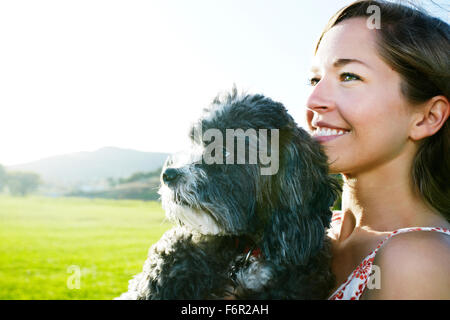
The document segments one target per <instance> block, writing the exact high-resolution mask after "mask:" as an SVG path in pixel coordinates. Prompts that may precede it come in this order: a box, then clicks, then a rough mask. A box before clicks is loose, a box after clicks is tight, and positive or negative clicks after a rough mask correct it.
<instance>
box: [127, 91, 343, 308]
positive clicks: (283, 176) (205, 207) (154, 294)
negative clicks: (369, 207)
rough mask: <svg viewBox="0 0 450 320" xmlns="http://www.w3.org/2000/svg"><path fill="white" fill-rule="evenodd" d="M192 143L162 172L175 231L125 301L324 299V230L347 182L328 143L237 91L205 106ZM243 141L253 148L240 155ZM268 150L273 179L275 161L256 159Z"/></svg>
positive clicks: (327, 256)
mask: <svg viewBox="0 0 450 320" xmlns="http://www.w3.org/2000/svg"><path fill="white" fill-rule="evenodd" d="M227 129H228V132H229V131H230V129H234V130H232V132H234V133H235V135H234V136H233V137H232V139H233V141H232V144H230V141H225V138H228V139H231V138H230V136H229V135H227ZM240 129H241V130H240ZM249 129H250V130H249ZM261 129H263V130H261ZM211 132H212V133H214V138H215V140H216V141H215V142H216V143H215V144H214V149H212V148H211V144H212V143H213V142H214V141H213V139H212V135H211V134H209V136H207V134H206V133H211ZM236 132H237V134H236ZM242 132H244V134H242ZM252 132H253V135H252V134H251V133H252ZM255 132H256V135H255ZM263 133H264V134H267V136H264V135H263ZM268 133H270V135H269V134H268ZM221 136H222V137H223V139H224V141H223V148H222V149H220V146H221V144H218V142H220V141H217V140H220V139H219V138H220V137H221ZM190 137H191V140H192V147H191V148H190V149H189V151H188V152H187V153H186V154H178V155H175V156H174V157H172V158H170V159H168V161H167V162H166V164H165V166H164V168H163V171H162V175H161V188H160V191H159V193H160V195H161V200H162V205H163V208H164V209H165V211H166V215H167V217H168V218H169V219H170V220H172V221H173V222H175V223H176V226H175V227H174V228H173V229H171V230H169V231H167V232H166V233H165V234H164V235H163V236H162V238H161V239H160V240H159V241H158V242H157V243H156V244H154V245H153V246H152V247H151V248H150V250H149V255H148V258H147V260H146V262H145V264H144V267H143V271H142V272H141V273H140V274H138V275H136V276H135V277H134V278H133V279H132V280H131V281H130V284H129V288H128V291H127V292H126V293H124V294H122V295H121V296H120V297H119V299H220V298H223V297H226V296H228V295H230V294H231V295H233V296H235V297H236V298H238V299H322V298H326V297H327V296H328V295H329V293H330V290H331V289H332V287H334V277H333V275H332V273H331V271H330V260H331V253H330V244H329V242H328V241H327V240H326V236H325V232H326V228H327V227H328V226H329V223H330V219H331V211H330V207H331V206H332V204H333V202H334V200H335V198H336V196H337V191H338V189H339V186H338V184H337V183H336V181H335V180H334V179H333V178H331V177H330V176H329V175H328V167H327V159H326V156H325V155H324V153H323V152H322V151H321V147H320V145H319V144H318V143H316V142H314V141H313V139H312V138H311V137H310V136H309V134H308V133H306V132H305V131H304V130H302V129H301V128H299V127H298V126H297V125H296V123H295V121H294V120H293V119H292V117H291V116H290V115H289V114H288V113H287V111H286V109H285V108H284V107H283V105H282V104H281V103H277V102H274V101H272V100H271V99H269V98H267V97H264V96H263V95H244V94H242V95H239V94H238V93H237V91H236V89H233V91H232V92H231V93H229V94H225V95H222V96H218V97H217V98H216V99H215V100H214V102H213V103H212V104H211V106H210V107H209V108H207V109H205V113H204V115H203V116H202V118H201V119H200V120H199V121H198V122H197V123H195V124H194V126H193V128H192V130H191V134H190ZM274 138H276V139H274ZM239 139H241V140H239ZM236 141H238V142H239V141H240V142H245V153H244V156H242V154H241V159H239V152H238V151H239V150H238V143H236ZM264 144H266V146H267V148H266V150H265V151H267V154H269V153H270V154H271V156H276V158H274V157H272V162H275V161H276V162H277V164H276V166H277V167H275V170H273V174H267V173H266V174H263V173H264V171H263V169H264V168H266V169H267V167H268V163H267V161H266V163H265V164H262V161H256V163H255V161H253V163H252V162H251V161H250V158H251V157H252V155H251V152H252V151H255V150H258V152H259V153H256V154H257V155H261V154H262V151H261V150H262V148H260V147H261V146H263V145H264ZM275 144H276V145H275ZM230 145H234V147H233V148H232V149H230ZM217 146H219V148H217ZM269 150H270V152H269ZM241 151H242V150H241ZM206 153H208V154H209V158H210V159H209V161H206V160H207V159H205V154H206ZM211 157H213V159H214V160H216V161H211ZM230 157H231V159H230ZM242 157H245V159H244V160H245V161H242V160H243V158H242ZM260 159H262V158H260ZM222 160H223V161H222ZM253 160H254V159H253ZM271 165H272V164H271Z"/></svg>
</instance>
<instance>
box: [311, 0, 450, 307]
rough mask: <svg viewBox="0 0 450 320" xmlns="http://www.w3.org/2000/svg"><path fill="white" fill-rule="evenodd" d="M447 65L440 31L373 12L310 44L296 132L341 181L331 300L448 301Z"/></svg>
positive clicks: (420, 17)
mask: <svg viewBox="0 0 450 320" xmlns="http://www.w3.org/2000/svg"><path fill="white" fill-rule="evenodd" d="M371 5H372V7H371V8H369V9H368V7H369V6H371ZM373 5H375V6H376V7H377V8H376V7H375V9H373V8H374V7H373ZM377 9H379V11H378V12H379V13H380V15H379V16H378V17H377V16H374V15H373V14H376V13H377ZM368 12H369V13H368ZM377 18H378V19H380V18H381V20H379V21H378V22H380V25H379V28H376V27H375V28H374V25H375V26H376V23H374V19H377ZM375 22H376V21H375ZM449 53H450V27H449V25H448V24H446V23H444V22H443V21H440V20H438V19H436V18H432V17H430V16H428V15H427V14H425V13H423V12H421V11H419V10H416V9H413V8H409V7H405V6H402V5H399V4H393V3H388V2H383V1H359V2H355V3H353V4H351V5H349V6H347V7H346V8H344V9H342V10H341V11H339V12H338V13H337V14H336V15H335V16H334V17H333V18H332V19H331V20H330V22H329V24H328V26H327V27H326V28H325V31H324V32H323V34H322V36H321V38H320V40H319V42H318V44H317V47H316V52H315V57H314V64H313V67H312V77H311V79H310V82H311V85H312V86H313V87H312V91H311V94H310V96H309V99H308V101H307V120H308V124H309V127H310V130H311V131H312V134H313V135H314V136H315V137H316V139H317V140H318V141H319V142H320V143H321V144H322V145H323V147H324V150H325V152H326V153H327V156H328V158H329V161H330V170H331V172H332V173H341V174H342V177H343V180H344V186H343V194H342V211H340V212H336V213H335V214H334V215H333V223H332V227H331V228H330V233H329V234H330V237H331V238H332V239H333V257H334V258H333V265H332V268H333V272H334V273H335V275H336V280H337V283H338V285H337V287H336V288H335V289H336V290H335V292H334V293H333V294H332V295H331V297H330V298H332V299H359V298H363V299H450V272H449V271H450V270H449V266H450V236H449V235H450V231H449V229H450V224H449V222H448V221H449V220H450V194H449V185H450V182H449V181H450V177H449V174H450V159H449V156H450V155H449V151H450V148H449V145H450V143H449V139H450V121H448V120H447V119H448V117H449V114H450V103H449V100H450V57H449ZM333 130H334V131H333ZM417 227H420V228H417ZM383 240H384V241H383ZM373 265H375V267H374V266H373ZM371 272H374V274H372V276H371V277H369V275H370V273H371ZM377 281H378V283H376V282H377Z"/></svg>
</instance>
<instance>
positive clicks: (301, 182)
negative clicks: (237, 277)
mask: <svg viewBox="0 0 450 320" xmlns="http://www.w3.org/2000/svg"><path fill="white" fill-rule="evenodd" d="M279 145H280V168H279V171H278V173H277V174H276V175H274V176H273V177H271V179H270V180H271V183H270V184H271V186H270V188H266V189H271V190H272V192H270V190H269V192H268V193H267V194H266V197H265V198H266V199H265V201H264V202H265V204H266V205H265V206H264V205H262V206H261V210H264V211H266V212H265V213H264V214H263V216H265V217H266V222H267V224H266V228H265V231H264V236H263V243H262V246H261V247H262V248H261V249H262V251H263V254H264V256H265V257H266V258H267V259H268V260H272V261H274V262H277V263H289V264H295V265H298V264H302V263H303V262H305V261H308V259H309V257H310V256H311V255H313V254H314V253H316V252H317V251H318V250H319V249H320V248H321V247H322V245H323V240H324V235H325V228H327V227H329V224H330V220H331V210H330V207H331V206H332V205H333V203H334V201H335V199H336V197H337V194H338V190H339V184H338V183H337V181H335V180H334V178H332V177H331V176H330V175H329V174H328V166H327V158H326V156H325V154H324V153H323V152H322V150H321V146H320V145H319V144H317V143H316V142H314V141H313V140H312V139H311V138H310V137H309V135H308V134H307V133H306V132H305V131H303V130H301V129H298V128H290V130H288V132H287V133H286V132H284V133H283V132H282V133H281V135H280V144H279Z"/></svg>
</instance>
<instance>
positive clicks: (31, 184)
mask: <svg viewBox="0 0 450 320" xmlns="http://www.w3.org/2000/svg"><path fill="white" fill-rule="evenodd" d="M40 182H41V179H40V177H39V175H38V174H36V173H33V172H19V171H16V172H8V174H7V185H8V188H9V192H11V194H12V195H14V196H26V195H27V194H29V193H31V192H33V191H35V190H36V189H37V188H38V187H39V184H40Z"/></svg>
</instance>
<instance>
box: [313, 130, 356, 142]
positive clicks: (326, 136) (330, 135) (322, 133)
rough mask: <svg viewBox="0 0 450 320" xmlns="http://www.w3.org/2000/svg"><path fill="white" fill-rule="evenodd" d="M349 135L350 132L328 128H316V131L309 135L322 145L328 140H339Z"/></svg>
mask: <svg viewBox="0 0 450 320" xmlns="http://www.w3.org/2000/svg"><path fill="white" fill-rule="evenodd" d="M349 133H350V131H346V130H341V129H330V128H324V127H322V128H321V127H318V128H317V129H316V130H314V131H313V132H312V133H311V135H312V136H313V138H314V139H315V140H316V141H318V142H319V143H324V142H327V141H330V140H334V139H336V138H340V137H342V136H345V135H347V134H349Z"/></svg>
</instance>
